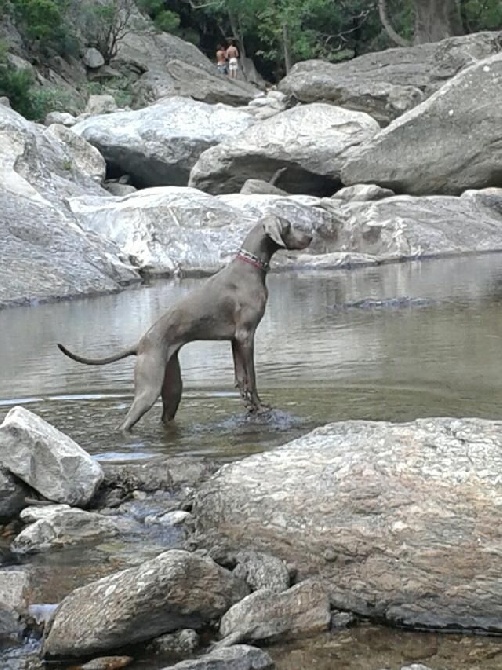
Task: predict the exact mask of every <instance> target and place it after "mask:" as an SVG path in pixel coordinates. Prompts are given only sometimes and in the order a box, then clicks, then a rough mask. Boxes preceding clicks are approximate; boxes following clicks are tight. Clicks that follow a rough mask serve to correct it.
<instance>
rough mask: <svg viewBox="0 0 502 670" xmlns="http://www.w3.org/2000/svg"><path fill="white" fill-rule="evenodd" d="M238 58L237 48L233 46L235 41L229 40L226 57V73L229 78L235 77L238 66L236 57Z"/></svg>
mask: <svg viewBox="0 0 502 670" xmlns="http://www.w3.org/2000/svg"><path fill="white" fill-rule="evenodd" d="M238 58H239V49H238V48H237V47H236V46H235V42H233V41H232V42H230V46H229V47H228V49H227V59H228V74H229V76H230V79H237V70H238V68H239V66H238V63H237V59H238Z"/></svg>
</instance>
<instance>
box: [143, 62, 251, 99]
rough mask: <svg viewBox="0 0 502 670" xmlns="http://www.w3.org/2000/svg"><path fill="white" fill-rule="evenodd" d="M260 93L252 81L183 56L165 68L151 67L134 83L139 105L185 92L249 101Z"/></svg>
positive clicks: (193, 95) (196, 96)
mask: <svg viewBox="0 0 502 670" xmlns="http://www.w3.org/2000/svg"><path fill="white" fill-rule="evenodd" d="M257 93H258V89H256V88H255V87H254V86H252V85H251V84H247V83H246V82H244V81H240V80H237V79H230V78H229V77H224V76H222V75H221V74H219V73H218V72H217V70H216V67H213V68H212V70H211V71H210V72H208V71H207V70H206V69H201V68H199V67H195V66H194V65H190V64H189V63H186V62H184V61H181V60H177V59H175V60H171V61H169V62H168V63H167V64H166V65H165V66H164V67H163V68H155V69H149V70H148V72H145V74H143V75H141V77H140V78H139V79H138V81H137V82H136V83H135V84H134V86H133V94H134V102H135V105H136V106H138V107H140V106H143V105H145V104H149V103H152V102H156V101H157V100H161V99H163V98H170V97H173V96H181V97H183V98H193V99H194V100H200V101H201V102H207V103H216V102H221V103H223V104H225V105H231V106H237V105H245V104H247V103H248V102H249V101H250V100H253V98H254V96H255V95H256V94H257Z"/></svg>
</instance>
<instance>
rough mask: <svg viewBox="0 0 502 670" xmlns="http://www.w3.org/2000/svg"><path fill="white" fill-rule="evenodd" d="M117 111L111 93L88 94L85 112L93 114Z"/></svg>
mask: <svg viewBox="0 0 502 670" xmlns="http://www.w3.org/2000/svg"><path fill="white" fill-rule="evenodd" d="M116 111H117V103H116V102H115V98H114V97H113V95H109V94H106V95H90V96H89V100H88V101H87V105H86V106H85V113H86V114H91V115H93V116H95V115H99V114H110V113H111V112H116Z"/></svg>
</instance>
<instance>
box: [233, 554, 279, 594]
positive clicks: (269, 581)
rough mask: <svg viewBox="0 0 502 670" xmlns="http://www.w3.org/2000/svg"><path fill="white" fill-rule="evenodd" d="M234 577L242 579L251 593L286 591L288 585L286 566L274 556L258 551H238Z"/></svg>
mask: <svg viewBox="0 0 502 670" xmlns="http://www.w3.org/2000/svg"><path fill="white" fill-rule="evenodd" d="M235 560H236V561H237V565H236V567H235V569H234V575H235V576H236V577H240V578H241V579H244V580H245V581H246V582H247V584H248V586H249V587H250V588H251V590H252V591H258V590H259V589H268V590H269V591H273V592H274V593H281V591H286V590H287V589H288V588H289V585H290V576H289V570H288V566H287V565H286V563H285V562H284V561H282V560H281V559H280V558H277V557H276V556H271V555H270V554H264V553H262V552H259V551H239V552H238V553H237V555H236V557H235Z"/></svg>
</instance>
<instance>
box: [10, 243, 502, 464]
mask: <svg viewBox="0 0 502 670" xmlns="http://www.w3.org/2000/svg"><path fill="white" fill-rule="evenodd" d="M501 278H502V256H501V255H489V256H481V257H478V258H472V257H469V258H468V257H466V258H460V259H450V260H442V261H429V262H416V263H409V264H403V265H388V266H384V267H380V268H369V269H359V270H352V271H347V272H344V271H338V272H318V273H313V272H308V273H296V274H281V275H277V276H274V275H272V276H270V278H269V288H270V299H269V304H268V308H267V313H266V315H265V318H264V320H263V322H262V324H261V325H260V327H259V329H258V334H257V342H256V365H257V371H258V382H259V388H260V391H261V394H262V396H263V399H264V400H265V402H269V403H271V404H272V405H273V406H274V407H275V408H277V410H278V411H277V412H275V413H273V414H272V415H270V416H269V417H268V418H267V420H259V421H253V420H249V419H248V418H247V417H246V416H245V414H244V413H243V411H242V407H241V403H240V400H239V398H238V397H237V394H236V393H235V392H234V389H233V368H232V361H231V355H230V345H229V344H228V343H221V342H197V343H192V344H190V345H188V346H186V347H185V348H184V349H183V350H182V353H181V364H182V369H183V377H184V383H185V394H184V397H183V401H182V405H181V408H180V412H179V415H178V421H177V422H176V425H175V426H172V427H170V428H169V429H167V430H166V429H164V428H163V427H162V426H161V425H160V421H159V417H160V407H159V408H155V409H154V410H152V412H150V414H149V415H147V417H146V418H145V419H143V420H142V421H141V423H140V424H138V427H137V430H136V431H135V433H134V434H133V435H132V436H131V437H130V438H125V439H124V438H123V436H122V435H119V434H118V433H117V432H116V430H115V428H116V426H117V425H118V424H119V422H120V421H121V419H122V418H123V416H124V414H125V412H126V410H127V407H128V405H129V403H130V400H131V394H132V367H133V363H132V359H129V360H126V361H122V362H118V363H114V364H111V365H108V366H105V367H87V366H84V365H79V364H77V363H74V362H72V361H70V360H69V359H67V358H65V357H64V356H63V355H61V354H60V353H59V351H58V350H57V348H56V342H58V341H62V342H64V343H65V344H67V345H68V346H70V348H72V349H74V350H75V351H78V352H82V353H85V354H88V355H92V356H101V355H106V354H109V353H110V352H114V351H117V350H119V349H121V348H123V347H125V346H128V345H130V344H131V343H132V342H134V341H135V340H136V339H138V338H139V337H140V335H141V334H142V333H143V332H144V331H145V330H146V329H147V328H148V327H149V326H150V325H151V323H152V322H153V321H154V320H155V319H156V318H157V317H158V316H159V315H160V314H161V313H162V312H163V311H164V310H165V309H166V307H167V306H168V305H170V304H171V303H172V302H173V301H174V300H176V299H177V298H178V297H179V296H181V295H184V294H185V293H187V292H188V291H190V290H191V288H192V287H193V286H194V285H195V284H196V282H197V281H198V280H184V281H179V282H162V283H157V284H154V285H152V286H150V287H147V288H142V289H137V290H130V291H126V292H124V293H121V294H119V295H112V296H106V297H99V298H93V299H84V300H78V301H75V302H70V303H60V304H52V305H42V306H38V307H31V308H29V307H27V308H16V309H11V310H4V311H3V312H0V351H1V352H2V366H1V370H0V419H1V418H2V417H3V416H4V415H5V414H6V412H7V411H8V409H9V407H10V406H11V405H13V404H16V403H19V404H25V405H27V406H28V407H30V409H32V410H33V411H35V412H37V413H39V414H41V415H42V416H44V417H45V418H46V419H48V420H49V421H51V422H52V423H54V424H55V425H56V426H57V427H59V428H60V429H61V430H63V431H65V432H67V433H69V434H70V435H71V436H72V437H74V438H75V439H76V440H77V441H78V442H80V443H81V444H82V446H83V447H84V448H86V449H88V450H90V451H91V452H92V453H107V452H110V451H120V452H125V453H148V452H150V451H158V450H162V451H165V452H168V453H179V452H190V453H197V454H218V455H220V456H223V457H228V458H232V457H235V456H237V455H241V454H243V453H251V452H254V451H259V450H262V449H264V448H268V447H270V446H271V445H274V444H279V443H283V442H285V441H286V440H288V439H291V438H293V437H296V436H297V435H299V434H301V433H303V432H305V431H306V430H307V429H309V428H312V427H314V426H316V425H319V424H320V423H324V422H327V421H333V420H338V419H385V420H395V421H404V420H410V419H413V418H416V417H418V416H428V415H457V416H467V415H477V416H483V417H487V418H497V419H500V418H502V412H501V410H500V407H501V400H502V357H501V356H500V350H501V347H500V344H501V334H502V310H500V307H499V304H498V303H499V302H500V299H501V288H500V287H501V284H502V279H501ZM403 296H407V297H409V298H427V299H430V300H431V304H430V306H420V307H417V308H403V309H389V310H385V309H379V310H374V309H373V310H357V309H355V310H343V309H342V310H336V309H334V308H333V307H334V305H335V304H340V303H345V302H348V301H356V300H362V299H364V298H371V299H373V300H380V299H384V298H396V297H403Z"/></svg>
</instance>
